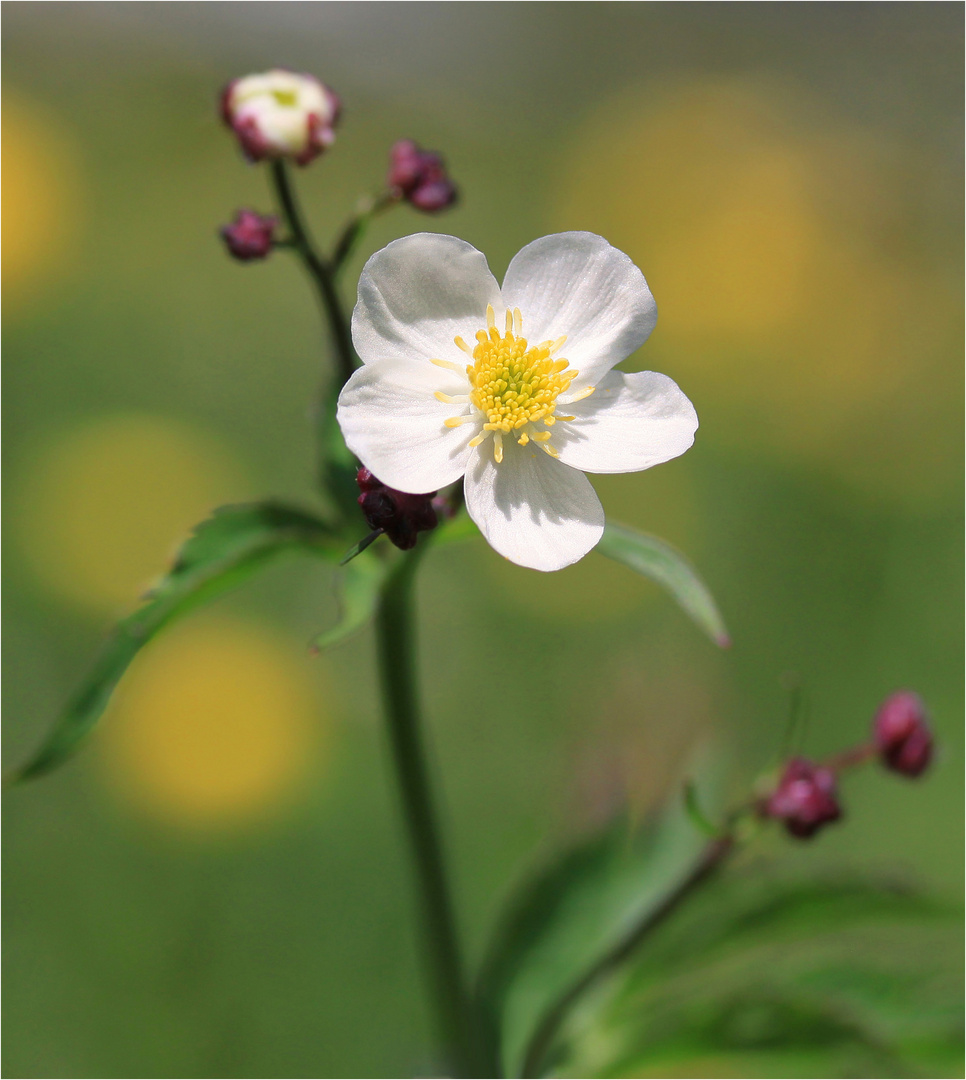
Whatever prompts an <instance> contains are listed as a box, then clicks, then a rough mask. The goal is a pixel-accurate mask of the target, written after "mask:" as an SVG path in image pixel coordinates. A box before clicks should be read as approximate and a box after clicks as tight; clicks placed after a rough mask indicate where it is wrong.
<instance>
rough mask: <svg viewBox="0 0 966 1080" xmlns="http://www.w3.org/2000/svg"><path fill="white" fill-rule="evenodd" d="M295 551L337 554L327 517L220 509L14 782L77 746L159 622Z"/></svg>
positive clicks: (118, 634) (124, 625)
mask: <svg viewBox="0 0 966 1080" xmlns="http://www.w3.org/2000/svg"><path fill="white" fill-rule="evenodd" d="M298 550H302V551H308V552H313V553H315V554H319V555H322V556H324V557H326V558H330V559H335V558H337V557H338V554H339V551H340V542H339V540H338V538H337V537H336V536H334V535H333V533H332V532H331V530H330V528H329V527H328V526H327V525H326V524H325V522H323V521H321V520H320V519H319V518H317V517H315V516H313V515H312V514H309V513H306V512H305V511H303V510H299V509H297V508H293V507H288V506H283V505H281V504H277V503H272V502H265V503H247V504H241V505H235V506H224V507H221V508H220V509H219V510H216V511H215V512H214V514H213V516H212V517H210V518H209V519H208V520H207V521H204V522H202V523H201V524H200V525H199V526H198V527H197V528H196V530H195V531H194V533H193V534H192V535H191V536H190V537H189V538H188V540H187V541H186V542H185V543H184V545H183V546H182V548H181V550H180V551H179V553H178V555H177V557H176V559H175V562H174V565H173V566H172V568H171V569H170V570H169V571H168V573H167V574H166V575H165V576H164V577H163V578H162V579H161V580H160V581H159V582H158V584H157V585H156V586H155V587H154V588H153V589H152V590H151V591H150V592H149V593H148V595H147V597H146V598H145V603H144V604H143V605H142V606H141V607H140V608H139V609H138V610H137V611H135V612H134V613H133V614H132V615H129V616H128V617H127V618H126V619H123V620H122V621H121V622H120V623H118V624H117V626H116V627H115V629H114V631H113V633H112V634H111V636H110V637H109V638H108V640H107V643H106V644H105V646H104V648H103V649H102V651H101V654H100V656H99V657H98V659H97V660H96V661H95V663H94V666H93V668H92V670H91V671H90V672H89V673H88V676H87V678H86V679H85V680H84V682H83V683H82V685H81V687H80V689H79V690H78V692H77V693H76V694H75V695H74V697H73V698H72V699H71V700H70V701H69V703H68V704H67V707H66V708H65V709H64V711H63V713H62V714H61V716H60V719H59V720H58V722H57V724H56V725H55V726H54V728H53V730H52V731H51V733H50V734H49V735H48V736H47V738H46V739H45V740H44V742H43V743H42V744H41V746H40V749H39V750H37V752H36V753H35V754H34V755H33V757H31V758H30V760H29V761H28V762H27V763H26V764H25V765H23V766H21V767H20V768H19V769H17V770H16V772H14V773H13V775H12V776H11V777H10V778H9V779H10V781H11V782H16V781H19V780H25V779H28V778H31V777H37V776H41V775H43V774H44V773H46V772H49V771H50V770H51V769H53V768H56V767H57V766H58V765H60V764H61V763H62V762H64V761H65V760H66V759H67V758H69V757H70V756H71V755H72V754H73V753H74V752H75V751H76V750H77V749H78V747H79V745H80V743H81V742H82V741H83V739H84V737H85V736H86V735H87V734H88V733H89V732H90V731H91V729H92V728H93V727H94V725H95V724H96V723H97V721H98V719H99V718H100V716H101V714H102V713H103V712H104V709H105V708H106V707H107V703H108V701H109V699H110V696H111V693H112V692H113V690H114V687H115V686H116V685H117V683H118V681H119V680H120V678H121V676H122V675H123V674H124V672H125V671H126V670H127V667H128V665H129V664H130V663H131V661H132V660H133V659H134V657H135V656H136V655H137V653H138V651H139V650H140V649H141V648H143V647H144V646H145V645H146V644H147V643H148V642H149V641H150V640H151V638H152V637H154V635H155V634H156V633H157V632H158V631H159V630H161V628H162V627H164V626H165V625H166V624H167V623H169V622H171V620H172V619H174V618H176V617H178V616H180V615H183V614H185V612H187V611H189V610H191V609H192V608H193V607H196V606H197V605H198V604H200V603H203V602H204V601H206V600H208V599H211V598H212V597H213V596H215V595H217V594H218V593H221V592H224V591H225V590H226V589H229V588H232V587H233V586H235V585H237V584H240V583H241V582H242V581H243V580H245V578H247V577H249V576H250V575H251V574H252V573H254V572H255V571H256V570H257V569H259V568H260V567H261V566H262V565H263V564H265V563H266V562H267V561H268V560H270V559H272V558H274V557H275V556H278V555H281V554H283V553H285V552H292V551H298Z"/></svg>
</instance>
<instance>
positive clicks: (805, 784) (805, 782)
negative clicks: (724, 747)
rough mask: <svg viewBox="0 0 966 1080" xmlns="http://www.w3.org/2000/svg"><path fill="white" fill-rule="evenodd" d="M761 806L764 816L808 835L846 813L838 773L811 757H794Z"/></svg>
mask: <svg viewBox="0 0 966 1080" xmlns="http://www.w3.org/2000/svg"><path fill="white" fill-rule="evenodd" d="M760 809H761V813H762V814H763V816H765V817H770V818H774V819H775V820H776V821H781V822H784V825H785V828H786V829H787V830H788V831H789V832H790V833H791V834H792V836H797V837H799V838H801V839H803V840H804V839H807V838H808V837H810V836H813V835H814V834H815V833H816V832H817V831H818V830H819V829H820V828H822V826H823V825H828V824H829V823H830V822H832V821H838V819H839V818H840V817H841V816H842V808H841V807H840V806H839V803H838V798H837V793H836V784H835V773H833V772H832V770H831V769H826V768H823V767H822V766H821V765H815V764H814V763H813V762H811V761H809V760H808V759H807V758H792V760H791V761H789V762H788V764H787V765H786V766H785V771H784V772H783V773H782V775H781V777H780V779H779V781H778V786H777V787H776V788H775V790H774V791H773V792H772V794H771V795H770V796H769V797H768V798H767V799H766V800H765V801H764V802H763V803H762V804H761V807H760Z"/></svg>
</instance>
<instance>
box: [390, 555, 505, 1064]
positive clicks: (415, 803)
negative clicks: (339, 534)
mask: <svg viewBox="0 0 966 1080" xmlns="http://www.w3.org/2000/svg"><path fill="white" fill-rule="evenodd" d="M428 546H429V545H428V544H426V543H425V541H424V542H423V543H422V544H420V545H419V546H418V547H417V548H416V549H415V550H414V551H413V552H412V553H410V554H406V555H404V556H402V557H401V558H400V560H399V564H398V565H397V566H396V567H395V568H394V571H393V573H392V576H391V577H390V579H389V580H388V582H387V583H386V586H385V589H384V591H383V595H382V600H381V603H380V606H379V611H378V614H377V616H376V631H377V636H378V646H379V666H380V673H381V676H382V690H383V697H384V704H385V711H386V719H387V721H388V728H389V739H390V744H391V747H392V756H393V764H394V766H395V771H396V776H397V779H398V782H399V789H400V794H401V796H402V804H403V811H404V816H405V820H406V828H407V830H408V832H409V840H410V844H411V846H412V852H413V856H414V861H415V868H416V876H417V879H418V886H419V895H420V903H421V907H422V918H423V923H424V931H425V935H426V945H427V956H428V960H429V966H430V976H431V979H432V990H433V994H434V998H435V1005H436V1014H437V1020H438V1023H439V1028H440V1035H441V1037H442V1040H443V1043H444V1048H445V1051H446V1055H447V1058H449V1059H450V1064H451V1066H452V1067H453V1068H455V1069H456V1070H457V1071H456V1073H455V1075H458V1076H463V1077H472V1076H483V1075H484V1073H483V1072H481V1071H478V1069H477V1066H476V1052H475V1025H474V1021H473V1014H472V1011H471V1005H470V997H469V994H468V993H467V990H466V983H465V980H464V976H463V961H462V958H461V955H460V947H459V940H458V937H457V932H456V920H455V917H454V914H453V904H452V900H451V898H450V894H449V887H448V885H447V880H446V872H445V868H444V862H443V851H442V845H441V843H440V838H439V833H438V829H437V824H436V814H435V811H434V808H433V802H432V797H431V795H430V789H429V778H428V775H427V768H426V759H425V754H424V750H423V746H422V738H421V734H420V727H419V723H420V721H419V706H418V704H417V702H418V692H417V686H416V642H415V628H414V623H413V617H412V616H413V612H412V589H413V582H414V579H415V574H416V568H417V566H418V563H419V559H420V555H421V553H422V552H423V551H425V549H426V548H427V547H428ZM451 1075H452V1074H451ZM487 1075H491V1074H487Z"/></svg>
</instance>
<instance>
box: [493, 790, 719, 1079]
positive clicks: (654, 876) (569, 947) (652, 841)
mask: <svg viewBox="0 0 966 1080" xmlns="http://www.w3.org/2000/svg"><path fill="white" fill-rule="evenodd" d="M705 843H706V840H705V838H704V837H702V836H701V835H700V833H698V832H697V831H696V830H695V829H694V827H693V826H692V825H691V823H690V821H688V820H687V817H686V815H685V813H684V811H683V808H682V807H681V804H680V801H679V800H678V801H677V802H676V804H675V805H674V806H673V807H672V808H671V809H668V810H666V811H665V813H664V814H663V815H662V816H661V817H660V818H656V819H655V820H653V821H651V822H650V823H649V824H648V825H647V826H645V827H644V828H641V829H637V830H634V829H632V828H630V827H629V825H628V824H627V822H626V821H624V820H621V821H618V822H615V823H614V824H613V825H612V826H611V827H610V828H608V829H607V830H605V831H603V832H602V833H600V834H599V835H597V836H595V837H593V838H591V839H589V840H587V841H586V842H585V843H583V844H582V845H581V846H579V847H577V848H575V849H574V850H572V851H570V852H569V853H567V854H566V855H564V856H563V857H562V858H560V859H558V860H556V861H555V862H553V863H551V864H550V865H549V866H548V867H547V868H546V870H545V871H544V872H543V873H542V874H540V875H539V876H537V877H535V878H534V879H533V880H532V881H530V882H529V883H527V884H525V885H524V887H523V888H522V889H521V890H520V892H519V893H518V894H517V896H516V897H515V898H514V900H513V901H512V902H511V905H510V907H509V914H508V917H507V918H506V920H505V922H504V923H503V925H502V927H501V928H500V929H499V932H498V934H497V936H496V939H495V941H494V942H493V944H492V947H491V948H490V950H489V953H488V955H487V959H486V962H485V963H484V966H483V970H482V973H481V977H480V985H479V1001H480V1007H481V1011H482V1013H483V1016H484V1018H485V1020H486V1022H487V1023H488V1025H489V1027H490V1035H491V1037H492V1038H493V1039H495V1040H497V1041H498V1044H499V1046H500V1050H501V1059H502V1062H503V1068H504V1069H505V1072H504V1075H506V1076H519V1075H520V1074H521V1072H520V1070H521V1068H522V1066H523V1062H524V1058H525V1056H526V1052H527V1047H528V1045H529V1043H530V1040H531V1039H532V1038H533V1036H534V1034H535V1033H536V1032H537V1031H538V1029H539V1028H540V1025H541V1023H542V1021H543V1020H544V1019H545V1018H546V1016H547V1015H548V1013H549V1012H550V1010H551V1009H552V1008H553V1007H554V1005H555V1003H556V1002H557V1001H558V1000H559V998H560V997H561V995H562V994H564V993H565V992H566V991H567V990H568V989H569V988H570V987H571V986H572V985H573V983H574V982H575V980H576V979H578V978H579V977H580V976H581V975H582V974H583V973H584V972H585V971H587V970H588V969H589V968H590V967H591V966H592V965H594V964H595V963H596V962H597V961H598V960H600V959H601V958H602V957H603V956H605V955H606V954H608V953H610V952H611V951H612V950H613V949H614V948H615V947H616V946H617V945H618V944H619V943H620V942H621V941H622V940H623V939H624V938H625V937H626V936H627V935H628V934H630V933H631V931H632V930H633V929H634V928H635V927H636V926H637V925H638V924H639V923H640V921H641V920H642V919H644V918H645V917H646V916H647V915H648V914H649V913H650V912H651V911H653V910H654V909H655V908H656V907H657V906H658V905H659V904H660V903H661V901H662V900H663V899H664V898H665V896H666V895H667V894H668V892H669V891H670V890H672V889H674V888H675V887H676V886H677V885H678V884H679V883H680V882H681V881H682V880H683V879H684V877H685V876H686V875H687V874H688V873H689V872H690V870H691V868H692V866H693V865H694V862H695V860H696V858H697V857H698V855H699V853H700V851H701V850H702V848H703V847H704V845H705Z"/></svg>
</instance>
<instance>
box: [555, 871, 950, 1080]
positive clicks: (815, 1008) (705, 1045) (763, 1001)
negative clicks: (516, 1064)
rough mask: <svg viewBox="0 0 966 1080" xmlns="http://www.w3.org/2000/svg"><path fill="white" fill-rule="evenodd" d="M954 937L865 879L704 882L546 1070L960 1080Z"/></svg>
mask: <svg viewBox="0 0 966 1080" xmlns="http://www.w3.org/2000/svg"><path fill="white" fill-rule="evenodd" d="M961 939H962V929H961V919H960V918H959V917H958V915H957V914H956V913H955V912H952V911H951V910H949V909H948V908H947V907H946V906H944V905H940V904H937V903H935V902H933V901H931V900H929V899H928V898H924V897H922V896H919V895H917V894H916V893H914V892H910V891H908V890H902V889H896V888H894V887H888V886H884V885H882V884H881V883H877V882H874V881H854V880H853V881H820V882H809V883H807V884H803V883H787V882H786V883H784V884H780V885H776V883H775V882H773V881H770V882H764V883H762V882H761V881H760V880H752V879H750V878H746V877H745V876H737V875H735V876H732V877H731V879H730V880H729V879H719V880H718V883H717V884H716V885H714V886H712V887H710V888H708V889H707V890H705V891H704V892H703V893H702V894H701V895H700V896H698V897H695V898H694V900H693V901H692V902H691V903H689V904H688V905H686V906H684V907H683V908H682V909H681V910H680V911H678V912H677V913H676V914H675V916H674V917H673V918H671V919H669V920H668V922H667V923H666V924H665V925H664V926H663V927H662V928H661V930H660V931H659V932H658V933H656V934H655V935H654V936H653V937H652V938H651V939H650V941H649V943H648V947H647V949H646V950H642V951H641V952H640V953H639V955H638V957H637V960H636V962H635V963H634V964H633V965H631V966H630V967H628V968H627V969H626V970H625V972H624V973H623V974H622V975H621V976H619V977H617V978H615V979H614V980H612V982H611V985H610V986H609V987H608V988H606V989H605V990H604V991H603V992H602V993H601V994H599V995H598V997H597V999H596V1000H591V1001H588V1002H587V1003H585V1007H584V1008H583V1010H582V1011H581V1012H579V1013H576V1014H575V1015H574V1017H573V1018H572V1021H571V1024H570V1026H569V1030H567V1031H566V1032H565V1033H564V1038H563V1039H562V1041H561V1043H560V1044H559V1045H558V1051H559V1054H558V1059H557V1063H556V1068H555V1070H554V1072H553V1075H556V1076H575V1077H576V1076H597V1077H618V1076H665V1077H666V1076H685V1075H692V1076H693V1075H701V1076H715V1075H740V1076H749V1077H754V1076H803V1077H830V1078H831V1077H841V1076H875V1077H887V1076H896V1077H898V1076H957V1075H961V1071H960V1064H961V1050H962V1036H961V1015H962V991H961V987H960V972H959V963H958V959H957V958H958V956H959V955H960V954H961ZM694 1069H697V1070H698V1071H697V1072H695V1071H692V1070H694ZM729 1070H734V1071H729Z"/></svg>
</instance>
